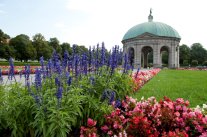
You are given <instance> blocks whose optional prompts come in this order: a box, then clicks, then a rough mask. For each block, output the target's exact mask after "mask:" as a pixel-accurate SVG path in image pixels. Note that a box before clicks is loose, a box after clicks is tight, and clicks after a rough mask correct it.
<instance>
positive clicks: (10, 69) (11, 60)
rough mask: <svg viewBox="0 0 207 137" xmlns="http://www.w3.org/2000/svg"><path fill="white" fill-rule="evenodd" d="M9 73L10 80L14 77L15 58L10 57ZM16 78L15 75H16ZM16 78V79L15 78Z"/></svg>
mask: <svg viewBox="0 0 207 137" xmlns="http://www.w3.org/2000/svg"><path fill="white" fill-rule="evenodd" d="M9 66H10V67H9V74H8V78H9V80H12V78H13V77H14V60H13V58H11V57H10V59H9ZM14 79H15V77H14ZM15 80H16V79H15Z"/></svg>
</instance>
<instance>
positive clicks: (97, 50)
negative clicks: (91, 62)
mask: <svg viewBox="0 0 207 137" xmlns="http://www.w3.org/2000/svg"><path fill="white" fill-rule="evenodd" d="M95 63H96V64H95V67H96V70H98V68H99V44H97V46H96V61H95Z"/></svg>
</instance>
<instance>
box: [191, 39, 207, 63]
mask: <svg viewBox="0 0 207 137" xmlns="http://www.w3.org/2000/svg"><path fill="white" fill-rule="evenodd" d="M190 55H191V60H197V61H198V64H202V63H203V62H204V61H205V60H206V59H207V51H206V50H205V49H204V48H203V46H202V45H201V44H200V43H194V44H193V45H192V46H191V50H190Z"/></svg>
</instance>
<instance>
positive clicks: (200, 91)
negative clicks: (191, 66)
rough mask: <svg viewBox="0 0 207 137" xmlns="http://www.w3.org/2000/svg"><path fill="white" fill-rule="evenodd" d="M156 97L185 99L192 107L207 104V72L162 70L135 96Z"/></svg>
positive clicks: (138, 97)
mask: <svg viewBox="0 0 207 137" xmlns="http://www.w3.org/2000/svg"><path fill="white" fill-rule="evenodd" d="M133 96H134V97H136V98H137V99H140V98H141V97H142V96H144V98H145V99H146V98H148V97H151V96H154V97H156V99H157V100H160V99H162V98H163V97H164V96H167V97H169V98H171V99H173V100H175V99H176V98H184V99H185V100H189V101H190V106H191V107H196V105H202V104H204V103H207V72H206V71H188V70H162V71H161V72H159V73H158V75H157V76H155V77H154V78H153V79H151V80H150V81H149V82H148V83H147V84H145V85H144V86H143V87H142V88H141V89H140V90H139V91H138V92H137V93H135V94H134V95H133Z"/></svg>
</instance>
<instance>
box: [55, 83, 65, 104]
mask: <svg viewBox="0 0 207 137" xmlns="http://www.w3.org/2000/svg"><path fill="white" fill-rule="evenodd" d="M62 93H63V87H61V86H58V88H57V93H56V97H57V99H58V108H60V107H61V99H62Z"/></svg>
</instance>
